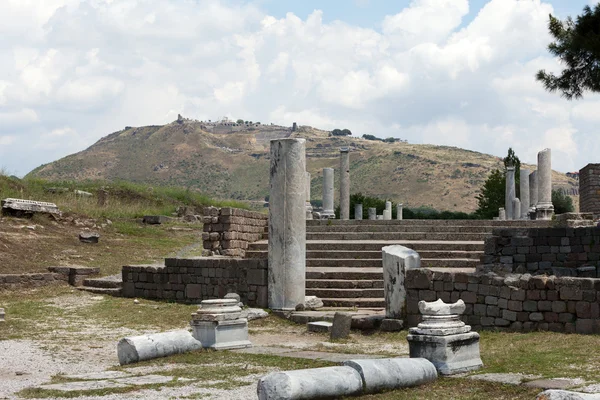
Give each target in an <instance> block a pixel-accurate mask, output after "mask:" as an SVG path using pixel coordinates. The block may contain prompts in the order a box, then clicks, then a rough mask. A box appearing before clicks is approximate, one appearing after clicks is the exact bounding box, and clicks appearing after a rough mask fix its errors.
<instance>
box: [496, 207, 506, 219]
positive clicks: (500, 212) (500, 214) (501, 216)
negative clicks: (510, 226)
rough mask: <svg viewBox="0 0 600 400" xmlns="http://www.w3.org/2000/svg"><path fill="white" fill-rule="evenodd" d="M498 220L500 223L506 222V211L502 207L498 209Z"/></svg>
mask: <svg viewBox="0 0 600 400" xmlns="http://www.w3.org/2000/svg"><path fill="white" fill-rule="evenodd" d="M498 219H499V220H500V221H504V220H506V210H505V209H504V208H502V207H500V208H499V209H498Z"/></svg>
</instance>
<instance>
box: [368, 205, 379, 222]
mask: <svg viewBox="0 0 600 400" xmlns="http://www.w3.org/2000/svg"><path fill="white" fill-rule="evenodd" d="M376 219H377V209H376V208H369V220H371V221H375V220H376Z"/></svg>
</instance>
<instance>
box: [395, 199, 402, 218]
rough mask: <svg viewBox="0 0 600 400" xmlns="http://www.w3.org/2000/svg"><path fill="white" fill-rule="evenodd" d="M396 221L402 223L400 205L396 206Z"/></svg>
mask: <svg viewBox="0 0 600 400" xmlns="http://www.w3.org/2000/svg"><path fill="white" fill-rule="evenodd" d="M396 219H397V220H399V221H402V203H398V204H396Z"/></svg>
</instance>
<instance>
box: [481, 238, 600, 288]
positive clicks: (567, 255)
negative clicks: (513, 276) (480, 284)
mask: <svg viewBox="0 0 600 400" xmlns="http://www.w3.org/2000/svg"><path fill="white" fill-rule="evenodd" d="M481 264H482V265H481V266H479V267H478V271H479V272H490V271H491V272H495V273H498V274H505V273H526V272H528V273H542V274H547V275H557V276H579V277H592V278H593V277H600V276H599V275H598V273H599V272H600V268H598V266H599V265H600V228H596V227H587V228H532V229H494V230H493V231H492V236H491V237H488V238H486V239H485V248H484V255H483V256H482V257H481Z"/></svg>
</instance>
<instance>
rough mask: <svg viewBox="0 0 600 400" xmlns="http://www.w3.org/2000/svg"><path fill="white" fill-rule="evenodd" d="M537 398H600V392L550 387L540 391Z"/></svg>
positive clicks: (546, 399) (538, 399)
mask: <svg viewBox="0 0 600 400" xmlns="http://www.w3.org/2000/svg"><path fill="white" fill-rule="evenodd" d="M536 399H537V400H600V394H590V393H578V392H572V391H569V390H556V389H549V390H545V391H543V392H542V393H539V394H538V395H537V397H536Z"/></svg>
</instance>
